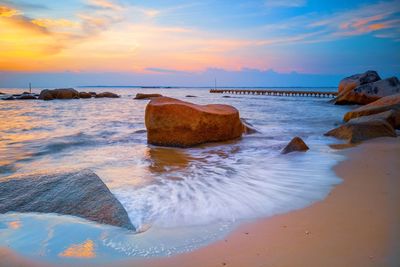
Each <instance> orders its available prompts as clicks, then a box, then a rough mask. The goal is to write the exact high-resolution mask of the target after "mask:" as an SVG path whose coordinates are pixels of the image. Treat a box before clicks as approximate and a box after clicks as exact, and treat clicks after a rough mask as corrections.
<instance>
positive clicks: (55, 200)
mask: <svg viewBox="0 0 400 267" xmlns="http://www.w3.org/2000/svg"><path fill="white" fill-rule="evenodd" d="M9 211H14V212H42V213H59V214H65V215H73V216H78V217H82V218H85V219H88V220H91V221H95V222H98V223H103V224H110V225H115V226H119V227H124V228H127V229H131V230H134V226H133V225H132V223H131V222H130V220H129V217H128V214H127V213H126V211H125V209H124V208H123V206H122V205H121V203H120V202H119V201H118V200H117V199H116V198H115V197H114V195H113V194H112V193H111V192H110V190H109V189H108V188H107V186H106V185H105V184H104V183H103V182H102V180H101V179H100V178H99V177H98V176H97V175H96V174H94V173H93V172H91V171H81V172H71V173H56V174H43V175H29V176H18V177H11V178H2V179H1V180H0V213H5V212H9Z"/></svg>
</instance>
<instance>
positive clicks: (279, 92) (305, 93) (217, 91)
mask: <svg viewBox="0 0 400 267" xmlns="http://www.w3.org/2000/svg"><path fill="white" fill-rule="evenodd" d="M210 93H214V94H239V95H272V96H312V97H336V96H337V92H317V91H283V90H252V89H211V90H210Z"/></svg>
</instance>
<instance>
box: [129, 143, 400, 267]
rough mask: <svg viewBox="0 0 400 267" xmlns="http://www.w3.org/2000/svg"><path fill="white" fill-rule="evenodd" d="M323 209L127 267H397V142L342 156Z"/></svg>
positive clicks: (312, 209)
mask: <svg viewBox="0 0 400 267" xmlns="http://www.w3.org/2000/svg"><path fill="white" fill-rule="evenodd" d="M340 153H344V154H345V155H346V156H347V157H348V159H347V160H345V161H343V162H341V163H340V164H339V165H337V166H335V168H334V169H335V172H336V173H337V175H338V176H339V177H341V178H343V183H342V184H340V185H338V186H337V187H336V188H335V189H334V190H333V191H332V192H331V193H330V195H329V196H328V197H327V198H326V199H325V200H323V201H321V202H318V203H315V204H314V205H312V206H310V207H308V208H305V209H302V210H298V211H295V212H290V213H288V214H284V215H279V216H275V217H272V218H266V219H262V220H259V221H256V222H254V223H249V224H246V225H243V226H241V227H240V228H239V229H237V230H236V231H235V232H234V233H232V234H231V235H230V236H228V237H227V238H226V239H224V240H221V241H219V242H216V243H215V244H213V245H210V246H208V247H205V248H202V249H199V250H197V251H194V252H192V253H188V254H183V255H179V256H175V257H171V258H163V259H159V260H151V261H144V262H130V263H126V264H123V265H122V266H152V267H155V266H203V267H204V266H326V267H328V266H332V267H334V266H399V263H400V227H399V225H400V206H399V205H398V203H400V189H399V188H400V176H399V173H400V138H396V139H393V138H381V139H375V140H371V141H368V142H365V143H363V144H362V145H360V146H358V147H355V148H350V149H347V150H343V151H341V152H340Z"/></svg>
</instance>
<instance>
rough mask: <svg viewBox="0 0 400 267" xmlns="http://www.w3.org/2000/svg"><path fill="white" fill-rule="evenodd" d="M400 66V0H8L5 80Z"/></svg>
mask: <svg viewBox="0 0 400 267" xmlns="http://www.w3.org/2000/svg"><path fill="white" fill-rule="evenodd" d="M369 69H373V70H377V71H378V72H379V73H380V74H381V76H382V77H390V76H399V74H400V0H381V1H373V0H371V1H361V0H346V1H344V0H338V1H321V0H248V1H239V0H230V1H225V0H202V1H197V0H194V1H188V0H185V1H184V0H68V1H54V0H42V1H40V0H35V1H33V0H0V87H24V86H27V84H28V83H29V82H32V84H33V86H34V87H35V86H36V87H45V86H48V87H50V86H78V85H145V86H150V85H165V86H213V85H214V78H216V79H217V82H218V86H315V87H318V86H336V85H337V83H338V82H339V81H340V79H341V78H343V77H345V76H349V75H351V74H354V73H360V72H364V71H366V70H369Z"/></svg>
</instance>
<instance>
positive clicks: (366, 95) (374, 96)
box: [335, 77, 400, 105]
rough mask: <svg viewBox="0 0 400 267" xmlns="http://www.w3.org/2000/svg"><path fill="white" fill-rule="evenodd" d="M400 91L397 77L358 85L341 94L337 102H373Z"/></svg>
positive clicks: (339, 103)
mask: <svg viewBox="0 0 400 267" xmlns="http://www.w3.org/2000/svg"><path fill="white" fill-rule="evenodd" d="M397 93H400V81H399V80H398V79H397V78H396V77H391V78H388V79H384V80H379V81H376V82H373V83H367V84H364V85H361V86H358V87H357V88H355V89H354V90H351V91H348V92H346V93H344V94H340V95H339V96H338V97H337V98H336V100H335V104H337V105H342V104H360V105H365V104H369V103H372V102H374V101H376V100H378V99H380V98H382V97H385V96H390V95H393V94H397Z"/></svg>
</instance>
